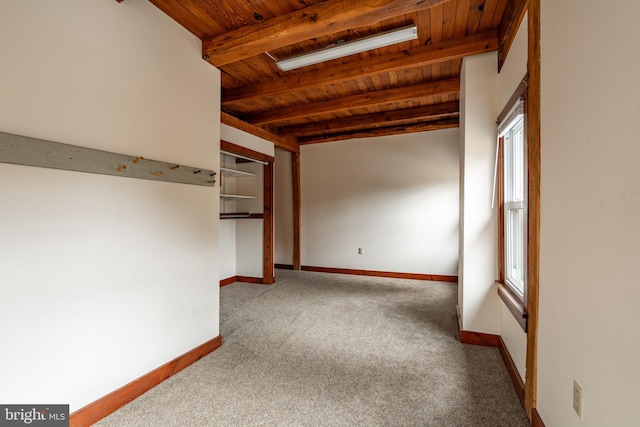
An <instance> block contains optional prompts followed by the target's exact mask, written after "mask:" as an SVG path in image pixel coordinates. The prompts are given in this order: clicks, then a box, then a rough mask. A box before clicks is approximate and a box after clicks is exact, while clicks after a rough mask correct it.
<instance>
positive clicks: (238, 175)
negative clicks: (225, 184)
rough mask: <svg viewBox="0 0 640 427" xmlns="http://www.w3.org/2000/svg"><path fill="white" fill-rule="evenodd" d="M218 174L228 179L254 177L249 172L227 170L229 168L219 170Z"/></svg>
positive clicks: (253, 174)
mask: <svg viewBox="0 0 640 427" xmlns="http://www.w3.org/2000/svg"><path fill="white" fill-rule="evenodd" d="M220 172H222V175H223V176H226V177H229V178H233V177H235V178H242V177H251V176H256V174H255V173H251V172H245V171H240V170H237V169H229V168H222V167H221V168H220Z"/></svg>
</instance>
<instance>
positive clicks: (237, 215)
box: [220, 212, 264, 219]
mask: <svg viewBox="0 0 640 427" xmlns="http://www.w3.org/2000/svg"><path fill="white" fill-rule="evenodd" d="M263 218H264V214H261V213H251V212H221V213H220V219H263Z"/></svg>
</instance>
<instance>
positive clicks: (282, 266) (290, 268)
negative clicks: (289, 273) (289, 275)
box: [274, 264, 293, 270]
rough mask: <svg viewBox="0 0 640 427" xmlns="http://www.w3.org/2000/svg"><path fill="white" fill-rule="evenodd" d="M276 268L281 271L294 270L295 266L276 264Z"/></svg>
mask: <svg viewBox="0 0 640 427" xmlns="http://www.w3.org/2000/svg"><path fill="white" fill-rule="evenodd" d="M274 267H275V268H279V269H281V270H293V264H275V265H274Z"/></svg>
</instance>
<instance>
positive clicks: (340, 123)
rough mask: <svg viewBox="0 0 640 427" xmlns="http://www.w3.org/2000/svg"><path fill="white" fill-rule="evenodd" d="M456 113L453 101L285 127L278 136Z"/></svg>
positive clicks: (306, 133) (310, 133)
mask: <svg viewBox="0 0 640 427" xmlns="http://www.w3.org/2000/svg"><path fill="white" fill-rule="evenodd" d="M458 112H459V108H458V101H453V102H445V103H442V104H432V105H427V106H425V107H416V108H405V109H402V110H393V111H385V112H382V113H375V114H365V115H361V116H353V117H344V118H341V119H333V120H325V121H321V122H313V123H304V124H301V125H295V126H287V127H283V128H280V129H279V130H278V134H280V135H294V136H296V137H300V136H309V135H318V134H323V133H335V132H343V131H347V130H354V129H371V128H374V127H384V126H390V125H399V124H408V123H409V122H411V121H418V120H421V121H424V120H435V119H440V118H443V117H450V116H457V115H458Z"/></svg>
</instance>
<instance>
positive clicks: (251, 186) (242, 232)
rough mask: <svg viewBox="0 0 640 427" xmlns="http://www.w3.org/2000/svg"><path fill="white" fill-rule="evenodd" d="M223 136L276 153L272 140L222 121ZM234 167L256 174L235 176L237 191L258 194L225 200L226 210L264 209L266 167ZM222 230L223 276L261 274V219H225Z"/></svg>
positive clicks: (243, 144) (245, 165) (251, 165)
mask: <svg viewBox="0 0 640 427" xmlns="http://www.w3.org/2000/svg"><path fill="white" fill-rule="evenodd" d="M220 138H221V139H223V140H225V141H227V142H231V143H233V144H236V145H239V146H241V147H245V148H249V149H251V150H254V151H257V152H259V153H263V154H266V155H268V156H271V157H274V154H275V147H274V145H273V143H272V142H270V141H267V140H265V139H262V138H259V137H257V136H255V135H251V134H249V133H247V132H244V131H242V130H239V129H235V128H233V127H231V126H228V125H225V124H223V125H222V126H221V132H220ZM234 168H236V169H241V170H246V171H247V172H252V173H255V174H256V177H255V178H235V179H231V180H229V181H234V182H233V186H234V188H235V191H237V194H245V195H252V196H253V195H255V196H258V198H257V199H256V200H252V201H248V202H245V201H239V202H224V203H226V204H227V205H226V206H227V211H229V210H234V209H237V210H238V211H243V212H246V211H250V212H253V213H256V212H262V211H263V206H264V199H263V194H262V193H263V188H262V187H263V167H262V165H261V164H258V163H254V164H252V163H246V164H238V165H235V166H234ZM220 222H221V223H222V225H221V227H222V230H223V231H222V232H221V233H220V242H219V245H220V251H221V253H222V257H221V262H222V266H221V268H220V276H219V278H220V279H226V278H228V277H233V276H236V275H237V276H249V277H262V220H260V219H225V220H222V221H220Z"/></svg>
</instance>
